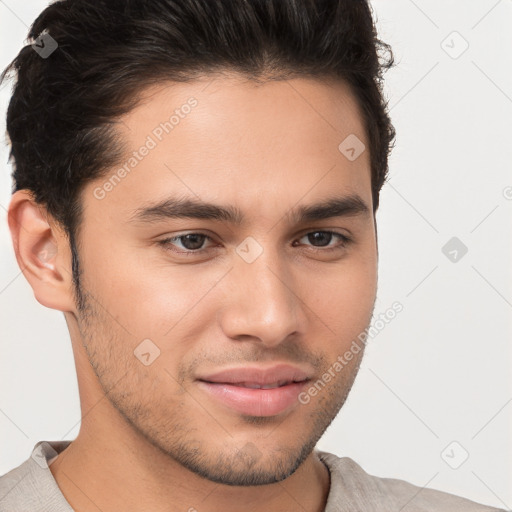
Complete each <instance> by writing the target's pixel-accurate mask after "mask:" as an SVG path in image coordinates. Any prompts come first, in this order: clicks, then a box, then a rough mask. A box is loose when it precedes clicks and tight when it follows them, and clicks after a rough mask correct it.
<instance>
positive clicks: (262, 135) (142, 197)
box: [84, 75, 371, 219]
mask: <svg viewBox="0 0 512 512" xmlns="http://www.w3.org/2000/svg"><path fill="white" fill-rule="evenodd" d="M140 99H141V101H140V103H139V104H138V105H137V107H136V108H135V109H133V110H132V111H131V112H129V113H128V114H126V115H125V116H123V118H122V119H121V121H122V122H121V123H120V124H119V125H118V126H119V132H120V134H121V136H122V138H123V139H124V140H125V141H126V143H127V145H126V148H127V151H126V154H125V156H124V158H123V161H121V162H120V163H119V165H118V166H116V167H114V168H112V170H111V171H110V172H109V173H107V174H106V175H105V176H104V177H102V178H100V179H98V180H96V181H95V182H93V183H91V184H89V185H88V187H87V189H88V190H86V191H85V192H86V196H85V197H84V206H85V209H86V210H87V209H91V208H92V209H99V210H103V211H104V213H106V214H108V215H113V216H114V217H115V216H116V215H119V219H122V218H124V219H126V218H127V217H128V216H129V215H130V214H131V213H132V212H133V210H134V208H136V207H138V206H139V205H141V204H146V203H148V201H156V200H159V199H164V198H165V197H167V196H169V195H173V196H177V195H179V196H188V197H194V198H195V199H202V200H204V201H209V202H218V201H219V199H220V198H222V199H223V200H224V201H225V202H230V203H231V204H234V203H236V205H237V206H238V207H240V208H242V209H243V208H244V206H246V207H247V208H253V207H254V208H258V209H259V212H260V214H263V215H264V214H266V213H269V214H270V211H271V209H272V208H274V207H278V206H279V204H285V203H287V204H289V203H291V204H295V203H297V202H298V201H299V200H301V198H304V199H307V197H306V196H309V198H311V200H312V201H313V200H314V199H317V198H320V197H323V196H325V195H326V194H327V193H329V194H330V195H332V194H333V193H339V194H346V195H348V194H358V195H359V196H361V197H363V198H364V199H365V200H366V202H367V203H368V204H370V205H371V177H370V156H369V151H368V150H367V148H368V142H367V138H366V133H365V128H364V122H363V118H362V115H361V112H360V108H359V105H358V104H357V101H356V99H355V96H354V94H353V92H352V91H351V89H350V88H349V86H348V85H347V84H345V83H344V82H342V81H336V82H333V81H330V82H324V81H320V80H316V79H311V78H295V79H290V80H280V81H266V82H263V83H255V82H253V81H250V80H247V79H243V78H241V77H240V76H238V75H235V76H209V77H204V78H202V79H198V80H194V81H192V82H188V83H175V82H165V83H161V84H158V85H155V86H152V87H150V88H148V89H146V90H144V91H143V92H142V94H141V96H140ZM347 140H348V141H350V142H352V145H354V144H353V142H354V141H356V144H359V146H358V147H357V148H356V149H357V150H358V151H360V150H361V148H366V149H365V150H363V151H362V153H361V154H360V156H358V157H357V158H356V159H349V158H347V156H346V154H344V153H343V152H342V149H344V145H346V144H344V141H347ZM340 145H341V146H340ZM349 145H350V144H349ZM340 147H341V149H340ZM98 187H100V188H101V190H102V191H105V194H104V197H103V198H102V199H101V201H100V200H98V199H97V195H96V197H95V194H94V190H97V189H98ZM262 203H265V204H266V206H267V210H266V209H265V208H263V204H262ZM109 210H110V211H109ZM274 210H275V208H274Z"/></svg>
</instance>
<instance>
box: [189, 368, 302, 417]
mask: <svg viewBox="0 0 512 512" xmlns="http://www.w3.org/2000/svg"><path fill="white" fill-rule="evenodd" d="M310 379H311V372H308V371H305V370H303V369H301V368H299V367H296V366H292V365H288V364H280V365H275V366H272V367H267V368H257V367H241V368H231V369H227V370H222V371H219V372H215V373H213V374H208V375H204V376H201V377H198V379H197V380H198V384H199V386H200V387H201V389H202V390H203V391H205V392H206V393H207V394H208V395H209V397H210V398H213V399H214V400H215V401H217V402H220V403H221V404H222V405H223V406H224V407H228V408H229V409H230V410H231V411H233V410H234V411H236V412H239V413H242V414H246V415H249V416H275V415H278V414H281V413H284V412H285V411H287V410H290V409H291V406H292V405H294V404H295V405H296V404H298V395H299V393H300V392H301V390H302V389H303V388H304V386H305V385H306V384H307V382H308V381H309V380H310Z"/></svg>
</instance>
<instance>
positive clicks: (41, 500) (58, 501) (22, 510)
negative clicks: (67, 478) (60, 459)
mask: <svg viewBox="0 0 512 512" xmlns="http://www.w3.org/2000/svg"><path fill="white" fill-rule="evenodd" d="M67 444H69V442H68V441H63V442H52V443H51V444H50V443H48V442H45V441H40V442H39V443H37V444H36V445H35V447H34V449H33V451H32V453H31V455H30V457H29V458H28V459H27V460H26V461H25V462H23V463H22V464H20V465H19V466H18V467H16V468H14V469H12V470H11V471H9V472H8V473H5V474H4V475H1V476H0V510H1V511H2V512H27V511H29V510H30V511H31V512H50V511H51V512H72V509H71V507H70V506H69V503H67V501H66V500H65V499H64V496H63V495H62V493H61V492H60V489H59V487H58V486H57V482H56V481H55V479H54V478H53V475H52V473H51V471H50V469H49V466H48V462H50V463H51V459H52V458H53V456H55V454H56V453H58V451H60V450H62V449H63V448H64V447H65V446H67ZM54 448H57V450H58V451H56V450H55V449H54Z"/></svg>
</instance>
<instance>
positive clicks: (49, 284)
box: [8, 190, 75, 311]
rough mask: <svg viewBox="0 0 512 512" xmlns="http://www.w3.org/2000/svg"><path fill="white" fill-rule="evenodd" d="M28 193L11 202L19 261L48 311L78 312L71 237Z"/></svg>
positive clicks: (17, 194)
mask: <svg viewBox="0 0 512 512" xmlns="http://www.w3.org/2000/svg"><path fill="white" fill-rule="evenodd" d="M49 219H50V216H49V215H48V213H47V212H46V210H45V209H44V208H43V207H42V206H41V205H39V204H38V203H36V202H35V201H34V199H33V196H32V195H31V193H30V191H28V190H19V191H17V192H15V193H14V194H13V196H12V198H11V202H10V204H9V212H8V222H9V230H10V232H11V238H12V241H13V247H14V252H15V255H16V260H17V262H18V265H19V267H20V269H21V270H22V272H23V275H24V276H25V278H26V279H27V281H28V283H29V284H30V286H31V287H32V290H33V292H34V296H35V298H36V300H37V301H38V302H39V303H40V304H42V305H43V306H46V307H48V308H52V309H57V310H59V311H74V310H75V307H74V300H73V296H72V286H71V282H72V275H71V260H70V254H69V252H70V251H69V245H68V242H67V237H66V236H65V235H64V233H63V232H62V230H60V229H59V228H58V226H57V224H56V223H54V222H51V221H50V220H49Z"/></svg>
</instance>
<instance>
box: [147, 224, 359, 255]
mask: <svg viewBox="0 0 512 512" xmlns="http://www.w3.org/2000/svg"><path fill="white" fill-rule="evenodd" d="M312 233H327V234H331V235H334V236H337V237H338V238H339V239H340V240H341V244H340V245H337V246H335V247H314V246H311V250H313V252H322V253H330V252H332V251H337V250H339V249H342V248H345V247H346V246H347V245H349V244H350V243H351V242H352V239H351V238H349V237H348V236H347V235H344V234H342V233H338V232H337V231H328V230H320V229H319V230H316V231H308V232H307V233H305V234H304V235H302V236H301V237H300V238H304V237H305V236H307V235H310V234H312ZM187 235H201V236H204V237H205V238H206V240H210V241H212V238H211V237H210V236H208V235H207V234H205V233H201V232H197V231H191V232H190V233H183V234H181V235H177V236H173V237H170V238H164V239H163V240H159V241H158V242H157V243H158V244H159V245H160V246H163V247H164V249H165V250H168V251H171V252H174V253H177V254H179V255H184V256H194V255H197V254H203V253H205V252H208V251H209V250H211V248H208V249H197V250H193V249H188V250H186V251H177V250H175V249H171V248H170V247H171V246H172V245H173V243H172V242H175V241H177V240H180V239H181V238H184V237H185V236H187ZM206 240H205V241H206Z"/></svg>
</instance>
